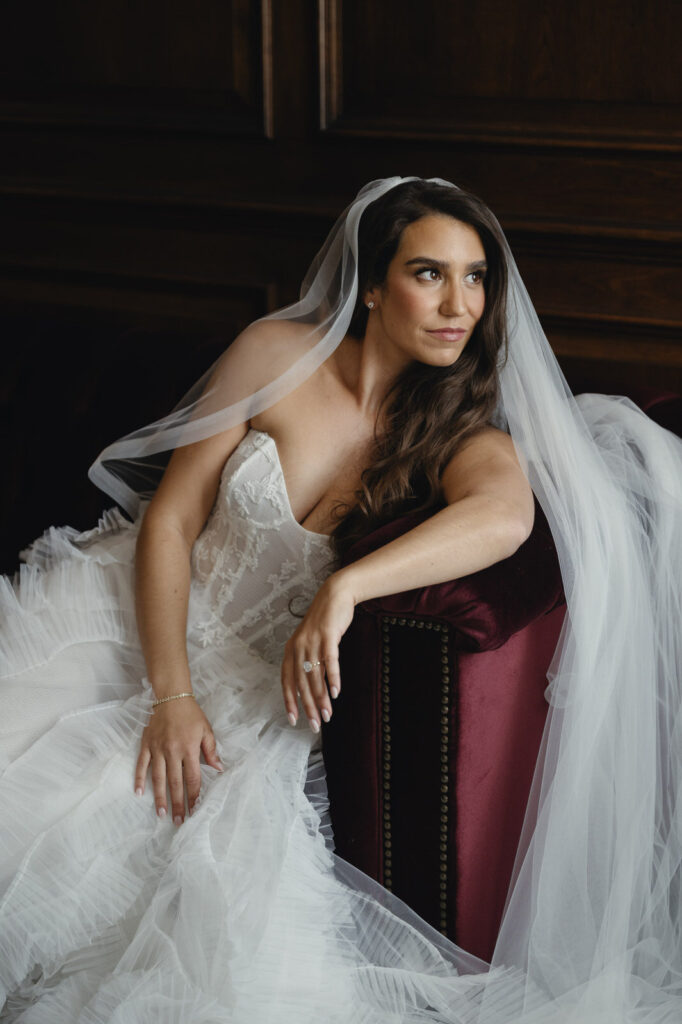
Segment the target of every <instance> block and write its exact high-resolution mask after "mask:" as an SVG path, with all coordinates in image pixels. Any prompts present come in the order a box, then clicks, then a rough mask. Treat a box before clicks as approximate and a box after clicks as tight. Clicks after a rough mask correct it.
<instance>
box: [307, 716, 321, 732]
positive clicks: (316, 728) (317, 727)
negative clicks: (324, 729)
mask: <svg viewBox="0 0 682 1024" xmlns="http://www.w3.org/2000/svg"><path fill="white" fill-rule="evenodd" d="M309 722H310V728H311V729H312V730H313V732H319V731H320V723H319V722H318V720H317V719H316V718H311V719H309Z"/></svg>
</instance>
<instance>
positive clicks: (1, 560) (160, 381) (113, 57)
mask: <svg viewBox="0 0 682 1024" xmlns="http://www.w3.org/2000/svg"><path fill="white" fill-rule="evenodd" d="M680 38H682V4H680V3H679V2H677V0H656V2H652V3H647V4H643V3H642V2H641V0H619V2H616V0H600V2H599V3H595V2H594V0H556V2H552V3H549V4H547V3H540V2H532V0H515V2H514V3H513V4H512V3H508V2H506V0H478V2H477V3H474V4H472V3H471V2H466V3H464V2H460V0H449V2H447V3H443V2H442V0H438V2H436V0H421V2H420V3H419V4H415V3H414V2H412V0H411V2H409V3H408V2H407V0H376V2H372V3H368V2H367V0H365V2H361V0H355V2H354V0H319V2H318V3H314V2H312V0H260V2H258V0H234V2H231V3H230V2H227V0H192V2H191V3H190V2H189V0H185V2H184V3H183V2H180V0H144V2H140V3H132V2H124V0H97V2H95V3H93V2H92V0H60V2H59V3H58V4H56V3H50V4H47V3H40V2H38V3H34V4H21V5H18V4H15V5H14V6H13V8H12V9H9V10H6V11H5V12H4V14H3V26H2V42H1V44H0V46H1V53H2V59H1V60H0V146H1V156H0V215H1V217H2V231H1V232H0V303H1V307H0V327H1V329H2V343H3V350H2V351H3V364H4V372H3V374H2V378H1V382H0V406H1V407H2V411H3V418H4V429H3V432H2V437H3V447H2V454H3V466H2V468H3V491H2V502H1V503H0V505H1V516H2V520H1V523H0V569H2V570H4V571H12V570H13V569H14V568H15V567H16V564H17V552H18V550H19V548H20V547H22V546H24V545H25V544H27V543H28V542H30V541H31V540H32V539H34V538H35V537H36V536H37V535H38V534H39V533H41V532H42V530H43V529H45V528H46V527H47V526H49V525H50V524H57V525H61V524H64V523H70V524H72V525H74V526H76V527H79V528H82V529H85V528H89V527H91V526H93V525H94V524H95V522H96V519H97V515H98V513H99V511H100V510H101V509H102V508H105V507H107V506H108V505H109V504H110V502H109V500H108V499H107V498H106V496H104V495H102V494H101V493H100V492H98V491H97V490H96V489H95V488H94V487H93V486H92V485H91V484H89V482H88V480H87V476H86V472H87V467H88V465H89V464H90V462H91V461H92V459H93V458H94V457H95V455H96V454H97V452H98V451H99V450H100V449H101V448H102V447H103V446H104V445H105V444H106V443H108V442H110V441H111V440H113V439H115V438H116V437H118V436H119V435H121V434H122V433H124V432H127V431H128V430H131V429H134V428H135V427H137V426H140V425H141V424H143V423H145V422H147V421H149V420H151V419H153V418H155V417H157V416H159V415H162V414H164V413H166V412H167V411H168V410H169V409H170V407H171V406H172V405H173V404H174V403H175V401H176V400H177V398H179V397H180V395H181V394H182V393H184V391H185V390H186V388H187V387H188V386H189V385H190V384H191V383H192V382H193V381H194V380H195V379H196V378H197V377H198V376H199V374H200V373H201V372H202V371H203V370H204V369H205V368H206V367H207V366H208V365H209V364H210V363H211V362H212V361H213V359H214V358H215V357H217V355H218V354H219V353H220V352H221V351H222V349H223V348H224V346H225V345H226V344H227V343H228V342H229V340H230V339H231V338H232V337H233V336H234V335H235V334H236V333H237V332H238V331H239V330H240V329H241V328H242V327H243V326H244V325H245V324H246V323H248V322H249V321H250V320H252V319H253V318H254V317H256V316H259V315H261V314H263V313H264V312H266V311H268V310H271V309H273V308H276V307H277V306H280V305H282V304H284V303H285V302H288V301H290V300H292V299H293V298H295V296H296V293H297V289H298V285H299V282H300V280H301V278H302V276H303V273H304V272H305V269H306V267H307V265H308V262H309V260H310V259H311V257H312V256H313V255H314V253H315V252H316V251H317V248H318V247H319V245H320V243H321V242H322V240H323V238H324V236H325V234H326V232H327V230H328V228H329V227H330V226H331V224H332V222H333V220H334V219H335V217H336V215H337V214H338V213H339V212H340V210H341V209H342V208H343V207H344V206H345V205H346V204H347V203H348V202H349V201H350V199H351V198H352V196H353V194H354V193H355V191H356V190H357V188H358V187H359V186H360V185H362V184H364V183H365V182H366V181H369V180H371V179H373V178H377V177H383V176H385V175H393V174H402V175H409V174H417V175H423V176H427V177H429V176H440V177H444V178H448V179H450V180H452V181H454V182H456V183H458V184H460V185H462V186H464V187H467V188H470V189H471V190H473V191H474V192H477V193H478V194H479V195H480V196H482V198H483V199H485V200H486V202H488V203H489V204H490V206H491V207H492V208H493V209H494V210H495V212H496V213H497V214H498V216H499V217H500V220H501V221H502V224H503V226H504V227H505V229H506V231H507V233H508V236H509V239H510V242H511V245H512V248H513V249H514V251H515V253H516V256H517V259H518V263H519V266H520V269H521V272H522V274H523V276H524V278H525V281H526V284H527V285H528V288H529V290H530V292H531V296H532V297H533V300H534V302H535V304H536V307H537V309H538V312H539V314H540V316H541V319H542V322H543V324H544V326H545V329H546V331H547V333H548V336H549V338H550V340H551V342H552V345H553V346H554V349H555V351H556V353H557V355H558V356H559V358H560V360H561V363H562V366H563V368H564V371H565V372H566V374H567V376H568V379H569V382H570V383H571V385H572V387H573V388H574V390H576V391H580V390H586V389H590V388H597V389H599V390H606V391H610V392H613V393H617V392H621V391H626V390H630V389H631V388H632V387H633V386H635V385H647V386H650V387H656V388H658V387H661V386H663V387H670V388H674V389H677V390H682V332H681V331H680V325H681V323H682V272H681V269H680V264H681V260H682V247H681V246H680V241H681V237H682V209H681V200H680V195H681V188H680V186H681V184H682V165H681V161H680V152H681V149H682V117H681V101H682V75H681V74H680V59H679V53H678V48H679V40H680ZM529 386H532V382H529Z"/></svg>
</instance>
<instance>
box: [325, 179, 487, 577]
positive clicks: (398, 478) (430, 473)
mask: <svg viewBox="0 0 682 1024" xmlns="http://www.w3.org/2000/svg"><path fill="white" fill-rule="evenodd" d="M430 214H439V215H443V214H444V215H446V216H449V217H454V218H455V219H456V220H458V221H461V222H462V223H464V224H468V225H470V226H471V227H472V228H474V230H475V231H476V232H477V234H478V236H479V238H480V240H481V244H482V245H483V249H484V251H485V255H486V260H487V264H488V270H487V273H486V276H485V279H484V289H485V305H484V309H483V314H482V316H481V319H480V320H479V322H478V323H477V325H476V327H475V329H474V331H473V333H472V335H471V338H470V339H469V341H468V343H467V345H466V347H465V348H464V350H463V352H462V353H461V355H460V356H459V358H458V359H457V361H456V362H455V363H453V365H452V366H447V367H433V366H427V365H425V364H423V363H418V362H414V363H411V364H410V365H409V366H408V367H407V368H406V369H405V370H404V371H403V372H402V373H401V374H400V375H399V376H398V378H397V379H396V381H395V382H394V383H393V385H392V387H391V388H390V389H389V392H388V394H387V395H386V397H385V399H384V402H383V405H382V409H383V410H384V416H383V421H384V424H385V426H384V429H383V431H382V433H381V434H378V435H377V436H376V437H375V441H374V450H373V453H372V458H371V462H370V465H369V466H368V467H367V468H366V469H365V471H364V472H363V474H362V479H361V486H360V489H359V490H358V491H357V492H356V504H355V505H353V506H352V507H351V508H350V509H349V508H348V506H347V505H339V506H337V509H336V516H337V518H338V520H339V521H338V522H337V525H336V527H335V529H334V531H333V533H332V539H333V542H334V546H335V548H336V552H337V555H338V556H339V557H340V558H341V559H342V560H343V559H344V556H345V555H346V554H347V552H348V550H349V548H350V547H351V546H352V545H353V544H354V543H355V542H356V541H357V540H359V539H360V538H362V537H364V536H366V535H367V534H368V533H370V532H372V530H374V529H376V528H377V527H378V526H381V525H383V524H384V523H387V522H390V521H391V520H393V519H395V518H397V517H398V516H399V515H402V514H405V513H407V512H418V511H428V510H431V509H433V510H435V509H436V508H438V507H439V506H441V505H442V504H443V498H442V491H441V484H440V480H441V475H442V473H443V470H444V469H445V467H446V465H447V463H448V462H449V460H450V459H451V458H452V456H453V455H454V453H455V452H456V451H457V450H458V449H459V448H460V447H461V446H462V444H463V443H464V441H466V440H467V439H468V438H470V437H472V436H473V435H474V434H475V433H476V432H477V431H479V430H481V429H482V428H483V427H485V426H487V425H488V424H489V423H490V421H491V417H492V415H493V413H494V411H495V407H496V405H497V400H498V391H499V379H498V373H499V366H498V363H499V360H500V353H502V354H503V357H504V358H506V353H507V328H506V294H507V264H506V260H505V256H504V244H503V239H502V234H501V231H500V228H499V225H498V223H497V221H496V220H495V218H494V217H493V215H492V214H491V212H490V211H489V210H488V208H487V206H486V205H485V204H484V203H483V202H482V201H481V200H480V199H478V198H477V197H476V196H474V195H472V194H471V193H469V192H464V191H462V190H460V189H455V188H449V187H448V186H446V185H439V184H437V183H434V182H428V181H410V182H406V183H405V184H403V185H398V186H397V187H396V188H394V189H392V190H391V191H390V192H388V193H387V194H386V195H385V196H382V197H381V198H379V199H377V200H376V201H375V202H374V203H372V204H371V205H370V206H368V207H367V209H366V210H365V212H364V213H363V215H362V219H361V221H360V225H359V237H358V247H359V251H358V298H357V301H356V305H355V309H354V311H353V317H352V320H351V324H350V328H349V332H350V333H351V334H352V335H354V336H355V337H357V338H363V337H364V335H365V330H366V328H367V317H368V310H367V307H366V306H365V304H364V301H363V297H364V295H365V294H366V292H367V290H368V289H370V288H372V287H380V286H381V285H382V284H383V283H384V281H385V279H386V274H387V272H388V267H389V264H390V263H391V260H392V259H393V257H394V255H395V253H396V251H397V249H398V246H399V244H400V239H401V236H402V233H403V231H404V230H405V228H406V227H407V225H408V224H411V223H413V222H414V221H416V220H419V219H420V218H421V217H425V216H428V215H430Z"/></svg>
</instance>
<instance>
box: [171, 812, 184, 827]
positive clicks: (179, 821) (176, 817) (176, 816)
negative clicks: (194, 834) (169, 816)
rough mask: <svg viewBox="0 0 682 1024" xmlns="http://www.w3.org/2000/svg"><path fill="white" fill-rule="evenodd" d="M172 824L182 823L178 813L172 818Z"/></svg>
mask: <svg viewBox="0 0 682 1024" xmlns="http://www.w3.org/2000/svg"><path fill="white" fill-rule="evenodd" d="M173 824H174V825H182V818H181V817H180V815H179V814H176V815H175V817H174V818H173Z"/></svg>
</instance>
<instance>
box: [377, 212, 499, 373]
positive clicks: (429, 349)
mask: <svg viewBox="0 0 682 1024" xmlns="http://www.w3.org/2000/svg"><path fill="white" fill-rule="evenodd" d="M485 273H486V258H485V250H484V249H483V245H482V243H481V239H480V238H479V236H478V234H477V232H476V231H475V229H474V228H472V227H470V225H468V224H463V223H462V221H459V220H455V218H454V217H449V216H447V215H445V214H429V215H428V216H426V217H421V218H420V219H419V220H416V221H413V222H412V223H411V224H408V225H407V227H406V228H405V230H404V231H403V233H402V236H401V239H400V244H399V245H398V249H397V251H396V254H395V256H394V257H393V259H392V260H391V262H390V264H389V267H388V272H387V274H386V279H385V281H384V283H383V284H382V285H381V286H380V287H376V288H372V289H371V290H369V291H368V292H367V293H366V295H365V302H369V301H370V300H373V301H374V304H375V305H374V309H372V310H371V311H370V316H369V322H368V325H367V330H368V332H370V335H371V337H373V338H374V339H376V340H377V341H378V342H379V343H380V344H381V345H382V348H383V349H385V348H386V346H388V352H387V355H390V357H391V358H392V359H394V360H395V361H396V362H397V363H398V364H400V363H402V364H403V365H407V364H408V363H409V362H412V361H413V360H417V361H418V362H420V363H426V364H427V365H429V366H451V365H452V364H453V363H455V362H456V361H457V359H458V358H459V356H460V354H461V352H462V351H463V349H464V346H465V345H466V344H467V342H468V341H469V338H470V337H471V334H472V332H473V330H474V327H475V326H476V324H477V323H478V321H479V320H480V319H481V316H482V314H483V307H484V305H485V291H484V288H483V280H484V278H485ZM377 332H378V333H377Z"/></svg>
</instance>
